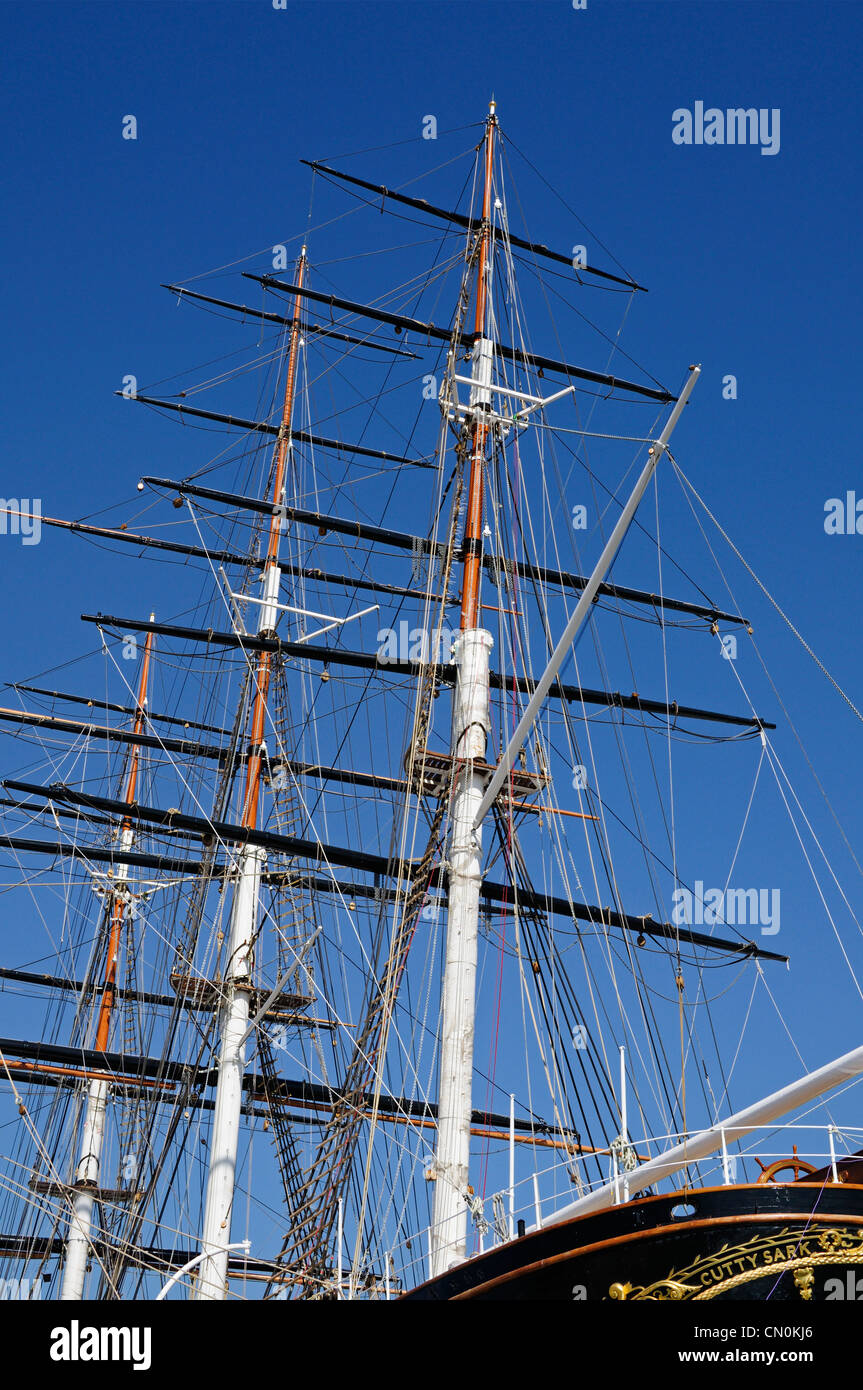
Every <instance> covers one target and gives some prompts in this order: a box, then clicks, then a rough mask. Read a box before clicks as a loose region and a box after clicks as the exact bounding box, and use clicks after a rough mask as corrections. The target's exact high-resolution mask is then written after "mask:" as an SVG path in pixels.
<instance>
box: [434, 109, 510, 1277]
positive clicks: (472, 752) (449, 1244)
mask: <svg viewBox="0 0 863 1390" xmlns="http://www.w3.org/2000/svg"><path fill="white" fill-rule="evenodd" d="M495 126H496V118H495V103H494V101H492V102H491V105H490V107H489V115H488V121H487V123H486V134H485V185H484V192H483V205H482V227H481V230H480V244H479V248H478V257H479V259H478V270H477V292H476V317H475V333H476V339H475V346H474V350H473V369H472V373H471V382H472V384H471V394H470V411H471V413H472V415H473V426H472V429H473V441H472V443H473V447H472V454H471V467H470V480H469V485H468V502H467V515H466V520H465V533H464V546H465V562H464V581H463V586H462V609H461V634H460V637H459V640H458V649H457V652H456V666H457V672H458V674H457V679H456V688H455V693H454V697H453V713H452V729H451V741H450V751H451V754H452V772H453V796H452V809H451V817H450V839H449V853H448V868H447V885H448V896H449V912H448V921H447V940H446V961H445V966H444V977H443V993H442V1000H441V1050H440V1073H439V1086H438V1138H437V1149H436V1153H435V1163H434V1169H433V1172H434V1178H435V1188H434V1202H433V1215H432V1230H431V1241H430V1245H431V1272H432V1275H433V1276H434V1275H437V1274H442V1273H444V1272H445V1271H446V1270H447V1269H448V1268H449V1267H450V1265H452V1264H457V1263H458V1262H459V1261H460V1260H463V1259H464V1258H465V1256H466V1253H467V1217H468V1204H467V1198H468V1192H467V1188H468V1166H469V1158H470V1117H471V1109H472V1104H471V1086H472V1080H473V1048H474V1018H475V1012H476V1002H475V986H476V961H477V937H478V930H479V894H480V888H481V886H482V828H481V826H480V825H478V824H477V818H478V811H479V806H480V802H481V801H482V794H483V788H484V786H485V775H484V774H483V773H482V772H481V771H480V770H478V769H477V767H476V764H483V763H484V762H485V752H486V737H487V735H488V731H489V697H488V670H489V652H490V651H491V647H492V637H491V633H490V632H486V631H485V630H484V629H483V628H482V627H481V626H480V624H479V616H480V611H481V609H480V584H481V564H482V543H483V542H482V532H483V470H484V467H485V445H486V437H487V433H488V424H487V416H488V415H489V414H490V412H491V402H492V393H491V373H492V352H493V344H492V342H491V340H490V339H489V338H487V337H486V336H485V334H486V319H487V306H488V299H489V290H490V283H491V270H492V263H491V256H490V255H489V249H490V241H491V224H490V214H491V185H492V160H493V150H494V132H495Z"/></svg>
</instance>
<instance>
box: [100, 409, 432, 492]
mask: <svg viewBox="0 0 863 1390" xmlns="http://www.w3.org/2000/svg"><path fill="white" fill-rule="evenodd" d="M114 395H115V396H123V392H122V391H115V392H114ZM123 399H124V400H129V401H140V402H141V404H142V405H154V406H157V407H158V409H159V410H174V411H176V412H177V414H178V415H194V416H195V418H196V419H198V420H214V421H218V422H221V423H222V424H224V425H233V427H234V428H235V429H240V430H245V431H246V432H247V433H249V434H271V435H273V436H278V435H280V434H281V432H282V431H281V426H280V425H271V424H270V423H269V421H268V420H244V419H242V418H241V417H240V416H239V415H220V414H218V413H217V412H216V411H214V410H201V409H200V408H199V407H198V406H193V405H186V403H185V401H163V400H159V398H158V397H157V396H142V395H141V394H140V392H138V393H136V395H134V396H123ZM291 439H292V440H294V441H296V442H297V443H299V444H312V445H313V446H314V447H315V448H316V449H330V450H332V451H333V453H336V454H358V455H359V456H360V457H361V458H369V459H383V460H384V462H385V463H397V464H404V465H407V466H409V467H411V468H433V469H437V464H436V463H433V462H430V461H429V460H428V459H409V458H405V457H404V455H403V454H390V453H388V452H387V450H386V449H369V448H367V447H366V446H365V444H346V443H344V442H343V441H342V440H341V439H328V438H326V437H325V436H324V435H321V434H307V433H306V431H305V430H292V431H291ZM271 510H272V508H271Z"/></svg>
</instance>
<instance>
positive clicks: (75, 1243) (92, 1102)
mask: <svg viewBox="0 0 863 1390" xmlns="http://www.w3.org/2000/svg"><path fill="white" fill-rule="evenodd" d="M154 618H155V615H154V614H152V613H151V614H150V621H151V622H153V621H154ZM152 650H153V633H152V632H150V633H148V634H147V641H146V644H145V646H144V659H143V662H142V665H141V675H140V679H139V682H138V698H137V702H136V706H135V726H134V730H133V733H134V736H135V737H140V736H141V735H142V734H143V732H144V724H145V722H146V714H145V709H146V705H147V684H148V681H149V676H150V657H151V655H152ZM140 757H141V748H140V744H137V743H134V744H133V745H132V758H131V763H130V766H129V774H128V777H127V778H126V788H125V796H124V800H125V802H126V805H127V806H131V805H132V804H133V802H134V800H135V793H136V791H137V787H138V768H139V765H140ZM133 838H134V831H133V828H132V821H131V819H130V818H129V817H128V816H126V817H124V819H123V824H122V827H121V829H120V847H121V849H122V850H128V849H129V847H130V846H131V844H132V841H133ZM127 872H128V870H127V869H121V870H120V877H119V878H118V879H117V880H116V881H115V883H114V886H113V889H112V891H111V897H110V906H109V909H108V910H109V914H110V922H111V925H110V928H109V931H108V950H107V956H106V959H105V979H104V987H103V990H102V998H101V1001H100V1004H99V1018H98V1023H97V1025H96V1051H97V1052H106V1051H107V1049H108V1039H109V1036H110V1032H111V1016H112V1013H113V1010H114V1004H115V1002H116V992H117V966H118V962H119V956H120V939H121V936H122V932H123V923H124V922H125V920H126V908H127V894H126V886H127V885H126V873H127ZM108 1086H109V1083H108V1080H107V1078H105V1077H103V1076H97V1077H94V1078H93V1079H92V1080H91V1081H90V1085H89V1088H88V1091H87V1105H86V1109H85V1112H84V1127H83V1130H82V1132H81V1148H80V1151H79V1157H78V1166H77V1168H76V1170H75V1191H74V1195H73V1197H72V1217H71V1221H70V1223H69V1234H68V1237H67V1240H66V1259H65V1263H64V1265H63V1280H62V1284H61V1289H60V1298H61V1299H64V1300H78V1299H81V1298H83V1296H84V1280H85V1278H86V1274H87V1263H88V1260H89V1255H90V1244H91V1239H90V1237H91V1232H92V1228H93V1207H94V1206H95V1202H96V1195H97V1190H98V1187H99V1169H100V1161H101V1157H102V1143H103V1140H104V1135H105V1109H106V1106H107V1101H108Z"/></svg>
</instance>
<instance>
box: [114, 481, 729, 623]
mask: <svg viewBox="0 0 863 1390" xmlns="http://www.w3.org/2000/svg"><path fill="white" fill-rule="evenodd" d="M141 481H142V482H143V483H146V484H147V486H148V487H161V488H167V489H169V490H170V491H171V492H176V493H178V494H179V495H180V496H183V495H185V494H186V493H188V495H189V496H190V497H205V498H208V499H209V500H210V501H213V502H223V503H224V504H225V505H226V506H231V507H243V508H245V509H246V510H247V511H251V512H258V513H261V514H262V515H264V516H272V514H273V510H274V509H273V505H272V503H271V502H265V501H263V500H262V499H260V498H257V497H245V496H244V495H242V494H241V493H234V492H225V491H224V490H222V489H220V488H212V487H203V486H201V485H199V484H198V483H194V482H187V483H186V482H177V481H176V480H175V479H174V478H156V477H153V476H152V475H150V474H145V475H144V477H143V478H142V479H141ZM279 510H280V511H281V513H282V515H283V516H284V517H285V518H286V520H288V521H293V522H296V523H297V524H298V525H300V526H314V527H317V529H318V530H319V531H320V530H327V531H333V532H335V533H336V534H338V535H343V536H352V537H353V538H354V539H358V540H370V541H375V542H376V544H378V545H387V546H391V547H392V548H393V549H394V550H410V551H412V552H414V553H415V552H416V551H418V550H419V551H421V552H422V553H423V554H426V555H434V554H443V552H444V551H445V549H446V547H445V546H444V545H440V544H438V543H436V542H435V541H431V540H429V539H428V537H427V536H414V535H411V534H410V533H409V532H407V531H394V530H392V528H391V527H387V526H372V525H371V524H370V523H368V522H364V521H352V520H350V519H348V518H347V517H340V516H331V515H330V514H329V513H328V512H313V511H309V510H308V509H307V508H303V507H288V506H285V507H282V508H280V509H279ZM482 563H483V566H484V568H485V569H486V570H488V571H489V572H490V573H491V574H492V576H499V575H501V574H502V573H515V574H517V575H519V576H520V577H522V578H524V579H536V580H539V581H540V582H541V583H543V584H555V585H559V586H560V587H561V588H566V589H574V590H576V591H578V590H580V589H583V588H584V587H585V585H586V584H587V582H588V581H587V580H586V579H585V577H584V575H581V574H573V573H571V572H570V571H568V570H555V569H549V568H548V567H547V566H546V565H534V564H530V563H529V562H528V561H525V560H509V559H505V558H504V557H503V556H500V555H489V554H486V553H484V554H483V557H482ZM405 592H410V591H405ZM599 593H600V594H602V595H603V596H605V597H608V598H616V599H620V600H621V601H623V602H625V603H640V604H646V605H647V606H649V607H651V608H660V609H667V610H668V611H669V612H673V613H688V614H691V615H692V616H693V617H696V618H705V619H706V620H707V621H708V622H711V623H717V622H725V623H736V624H740V625H741V626H743V627H748V626H749V623H748V620H747V619H746V618H742V617H740V615H739V614H736V613H725V612H723V611H722V609H720V608H710V607H708V606H707V605H705V604H699V603H689V602H686V601H685V600H683V599H672V598H664V597H662V596H660V595H659V594H651V593H648V592H647V591H646V590H644V589H630V588H627V587H626V585H623V584H600V586H599ZM452 601H453V602H456V601H457V600H452Z"/></svg>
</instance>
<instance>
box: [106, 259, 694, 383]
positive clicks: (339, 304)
mask: <svg viewBox="0 0 863 1390" xmlns="http://www.w3.org/2000/svg"><path fill="white" fill-rule="evenodd" d="M243 274H244V275H245V277H246V279H247V280H257V281H258V283H259V284H261V285H267V286H269V288H270V289H273V290H281V291H282V292H283V293H284V294H291V295H302V296H303V297H304V298H305V299H313V300H315V301H316V302H317V303H319V304H327V305H329V307H330V309H342V310H344V312H345V313H348V314H359V315H360V316H361V317H364V318H369V319H377V320H378V322H379V323H388V324H391V325H392V327H393V328H396V329H400V330H402V331H403V332H405V333H416V334H417V336H418V337H420V338H425V339H426V340H427V341H431V340H432V339H434V340H435V341H437V342H442V343H449V342H450V341H451V340H452V336H453V334H452V330H451V329H448V328H438V327H437V325H436V324H433V323H423V322H422V320H421V319H414V318H409V317H408V316H407V315H405V314H391V313H389V312H388V311H387V310H385V309H373V308H371V306H370V305H368V304H357V303H356V302H355V301H354V300H351V299H341V298H340V297H339V296H337V295H334V294H322V293H321V292H320V291H319V290H309V289H303V288H302V287H301V286H299V285H289V284H288V283H287V281H285V280H277V279H276V278H275V276H273V275H252V274H251V272H250V271H248V270H244V271H243ZM456 341H457V342H458V343H459V344H460V345H461V346H463V347H465V348H472V347H473V345H474V342H475V341H476V334H475V333H461V334H459V336H458V338H457V339H456ZM494 350H495V352H496V353H497V354H498V356H499V357H505V358H506V359H507V360H508V361H510V362H521V363H522V364H523V365H524V366H526V367H535V368H537V369H538V370H542V371H544V372H558V373H560V375H562V376H567V377H574V378H576V379H577V380H579V381H590V382H593V383H594V384H595V385H597V386H607V387H608V388H609V390H611V391H631V392H632V393H633V394H634V395H636V396H646V397H647V399H648V400H651V401H659V402H661V404H663V405H670V404H671V402H672V401H674V400H676V397H675V396H673V395H672V394H671V392H670V391H666V390H660V389H657V388H656V387H655V386H641V385H640V384H639V383H638V382H636V381H627V380H626V379H625V378H624V377H618V376H609V375H608V373H607V372H593V371H590V370H589V368H587V367H576V366H573V364H572V363H570V362H560V361H558V360H557V358H554V357H541V356H539V354H537V353H535V352H522V350H521V348H514V347H508V346H507V345H506V344H504V343H495V348H494ZM117 394H118V395H122V392H118V393H117Z"/></svg>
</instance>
